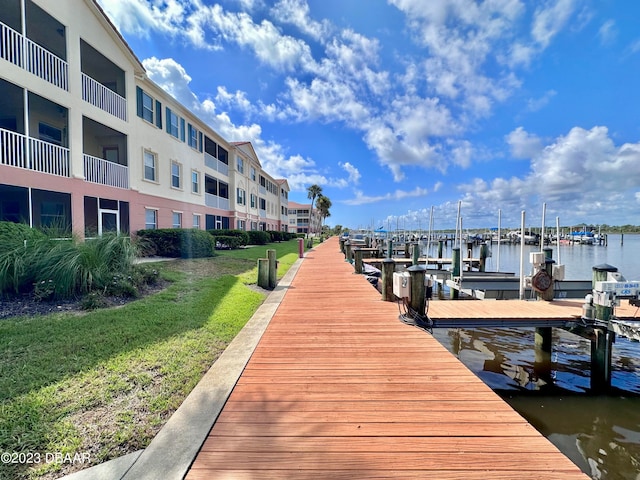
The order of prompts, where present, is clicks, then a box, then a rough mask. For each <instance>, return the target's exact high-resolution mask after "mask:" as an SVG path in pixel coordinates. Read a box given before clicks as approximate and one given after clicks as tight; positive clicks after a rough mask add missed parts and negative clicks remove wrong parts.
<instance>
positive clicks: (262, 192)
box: [258, 185, 267, 195]
mask: <svg viewBox="0 0 640 480" xmlns="http://www.w3.org/2000/svg"><path fill="white" fill-rule="evenodd" d="M258 192H259V193H260V194H261V195H266V194H267V187H263V186H262V185H260V186H259V187H258Z"/></svg>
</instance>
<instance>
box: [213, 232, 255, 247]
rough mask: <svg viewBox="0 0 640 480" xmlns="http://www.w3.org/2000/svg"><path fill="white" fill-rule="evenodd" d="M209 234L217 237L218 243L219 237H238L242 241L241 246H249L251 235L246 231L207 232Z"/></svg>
mask: <svg viewBox="0 0 640 480" xmlns="http://www.w3.org/2000/svg"><path fill="white" fill-rule="evenodd" d="M207 232H208V233H210V234H211V235H213V236H214V237H216V240H217V241H220V240H219V237H237V238H239V239H240V244H239V246H247V245H248V244H249V235H248V234H247V232H245V231H244V230H228V229H227V230H207ZM221 243H222V242H221Z"/></svg>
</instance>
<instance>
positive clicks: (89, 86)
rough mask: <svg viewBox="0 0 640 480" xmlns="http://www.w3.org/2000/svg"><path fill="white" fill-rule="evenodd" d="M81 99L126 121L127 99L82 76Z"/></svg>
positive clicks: (85, 75) (87, 76)
mask: <svg viewBox="0 0 640 480" xmlns="http://www.w3.org/2000/svg"><path fill="white" fill-rule="evenodd" d="M82 99H83V100H85V101H87V102H89V103H90V104H91V105H94V106H96V107H98V108H100V109H101V110H104V111H105V112H107V113H110V114H111V115H113V116H114V117H118V118H119V119H121V120H124V121H126V120H127V99H126V98H124V97H121V96H120V95H118V94H117V93H116V92H114V91H113V90H111V89H109V88H107V87H105V86H104V85H102V84H101V83H100V82H98V81H96V80H94V79H93V78H91V77H90V76H89V75H87V74H85V73H83V74H82Z"/></svg>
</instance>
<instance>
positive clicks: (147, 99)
mask: <svg viewBox="0 0 640 480" xmlns="http://www.w3.org/2000/svg"><path fill="white" fill-rule="evenodd" d="M136 97H137V109H136V110H137V114H138V116H139V117H140V118H142V119H144V120H146V121H147V122H149V123H151V124H153V123H154V117H155V125H156V127H158V128H162V104H161V103H160V102H159V101H158V100H154V99H153V97H152V96H151V95H149V94H148V93H147V92H145V91H144V90H142V89H141V88H140V87H136Z"/></svg>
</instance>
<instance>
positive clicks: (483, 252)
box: [478, 243, 489, 272]
mask: <svg viewBox="0 0 640 480" xmlns="http://www.w3.org/2000/svg"><path fill="white" fill-rule="evenodd" d="M488 255H489V245H487V244H486V243H483V244H482V245H480V265H479V267H478V270H480V271H481V272H484V271H485V270H486V266H487V256H488Z"/></svg>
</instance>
